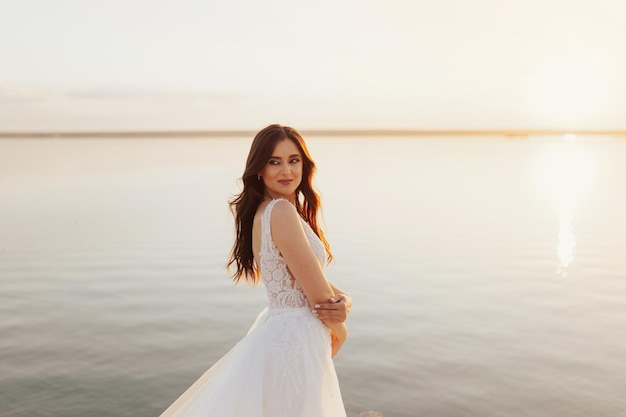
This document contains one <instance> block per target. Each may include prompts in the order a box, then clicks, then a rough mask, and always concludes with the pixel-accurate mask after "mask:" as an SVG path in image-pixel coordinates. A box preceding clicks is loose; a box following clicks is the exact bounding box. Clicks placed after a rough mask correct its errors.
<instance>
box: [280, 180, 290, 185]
mask: <svg viewBox="0 0 626 417" xmlns="http://www.w3.org/2000/svg"><path fill="white" fill-rule="evenodd" d="M292 181H293V180H278V182H279V183H281V184H282V185H289V184H291V182H292Z"/></svg>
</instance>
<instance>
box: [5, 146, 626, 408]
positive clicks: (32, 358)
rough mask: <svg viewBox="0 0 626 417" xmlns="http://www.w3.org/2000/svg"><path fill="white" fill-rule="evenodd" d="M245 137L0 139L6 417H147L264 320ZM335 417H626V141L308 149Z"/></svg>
mask: <svg viewBox="0 0 626 417" xmlns="http://www.w3.org/2000/svg"><path fill="white" fill-rule="evenodd" d="M251 139H252V138H223V139H220V138H183V137H181V138H170V139H159V138H153V139H136V138H135V139H131V138H128V139H124V138H118V139H64V138H55V139H2V140H0V369H1V372H0V416H3V417H44V416H45V417H79V416H80V417H84V416H89V417H107V416H111V417H113V416H115V417H120V416H129V417H130V416H132V417H152V416H158V415H159V414H160V412H162V411H163V410H164V409H165V408H166V407H167V406H168V405H169V404H170V403H171V402H172V401H174V400H175V399H176V398H177V397H178V395H179V394H180V393H181V392H182V391H183V390H185V389H186V388H187V387H188V386H189V385H190V384H191V383H192V382H194V381H195V380H196V378H198V377H199V376H200V375H201V374H202V373H203V372H204V371H205V370H206V369H207V368H208V367H210V365H211V364H212V363H213V362H215V361H216V360H217V359H218V358H219V357H221V356H222V355H223V354H224V353H226V352H227V351H228V350H229V349H230V347H232V346H233V345H234V344H235V343H236V342H237V341H238V340H239V339H240V338H241V337H242V336H244V335H245V333H246V331H247V329H248V328H249V326H250V325H251V324H252V322H253V320H254V319H255V317H256V315H257V314H258V312H259V311H260V310H261V309H262V308H263V307H264V306H265V305H266V300H265V291H264V289H263V288H255V289H251V288H248V287H247V286H246V285H245V284H240V285H239V286H234V285H233V283H232V281H231V280H230V279H229V278H228V276H227V274H226V271H225V266H224V265H225V262H226V258H227V256H228V252H229V250H230V248H231V245H232V241H233V235H234V232H233V221H232V218H231V216H230V213H229V212H228V207H227V203H226V202H227V200H228V199H229V198H230V197H231V196H232V195H233V194H234V193H236V192H238V191H239V184H238V182H237V179H238V178H239V177H240V176H241V174H242V172H243V168H244V163H245V159H246V156H247V152H248V149H249V146H250V143H251ZM307 143H308V145H309V150H310V151H311V154H312V156H313V158H314V159H315V161H316V163H317V166H318V175H317V177H316V185H317V188H318V189H319V190H320V192H321V195H322V201H323V215H324V224H325V230H326V231H327V237H328V239H329V241H330V244H331V248H332V249H333V252H334V255H335V257H336V260H335V262H334V263H333V264H331V265H330V266H329V267H328V269H327V275H328V277H329V279H331V281H333V283H335V285H336V286H338V287H339V288H341V289H343V290H344V291H346V292H348V293H350V294H351V295H352V297H353V299H354V308H353V310H352V312H351V314H350V317H349V319H348V322H347V324H348V327H349V329H350V337H349V339H348V341H347V342H346V344H345V345H344V347H343V349H342V351H341V352H340V354H339V355H338V356H337V357H336V360H335V363H336V367H337V372H338V375H339V380H340V384H341V387H342V393H343V397H344V402H345V405H346V408H347V411H348V416H349V417H357V416H358V415H359V414H360V413H361V412H363V411H366V410H376V411H378V412H380V413H382V414H383V415H384V416H385V417H414V416H429V417H461V416H468V417H474V416H475V417H492V416H493V417H503V416H506V417H512V416H531V417H541V416H546V417H548V416H549V417H575V416H581V417H590V416H594V417H603V416H606V417H615V416H618V415H626V399H625V397H624V396H623V391H624V387H626V349H625V348H624V345H625V344H626V297H625V296H624V295H625V294H626V256H625V254H626V217H625V216H624V213H626V192H624V184H625V183H626V163H625V162H626V140H625V139H624V138H620V137H610V136H606V137H600V136H578V137H574V136H571V135H569V136H536V137H533V136H531V137H526V138H523V137H521V138H520V137H516V138H507V137H409V136H407V137H387V138H385V137H312V138H310V139H308V140H307Z"/></svg>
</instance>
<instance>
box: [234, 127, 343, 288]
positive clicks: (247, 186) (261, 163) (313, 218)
mask: <svg viewBox="0 0 626 417" xmlns="http://www.w3.org/2000/svg"><path fill="white" fill-rule="evenodd" d="M284 139H289V140H291V141H292V142H293V143H294V144H295V145H296V146H297V147H298V150H299V151H300V154H301V155H302V160H303V161H302V162H303V163H302V181H301V182H300V185H299V186H298V188H297V189H296V210H297V211H298V213H300V216H301V217H302V218H303V219H304V220H305V221H306V222H307V223H308V224H309V225H310V226H311V229H313V231H314V232H315V234H316V235H317V236H318V237H319V238H320V240H321V241H322V243H323V244H324V247H325V248H326V253H327V260H328V261H329V262H330V261H331V260H332V259H333V255H332V253H331V251H330V246H329V244H328V241H327V240H326V238H325V237H324V232H323V231H322V229H321V228H320V227H319V225H318V222H317V213H318V210H319V209H320V197H319V194H318V193H317V192H316V191H315V190H314V189H313V186H312V180H313V175H314V174H315V163H314V162H313V159H311V155H310V154H309V151H308V149H307V147H306V144H305V143H304V139H302V136H300V134H299V133H298V132H297V131H296V130H295V129H294V128H291V127H288V126H281V125H278V124H273V125H270V126H267V127H266V128H264V129H263V130H261V131H260V132H259V133H257V134H256V136H255V137H254V140H253V141H252V145H251V147H250V153H249V154H248V159H247V160H246V168H245V170H244V173H243V176H242V177H241V180H242V182H243V190H242V191H241V193H239V194H237V195H235V196H234V198H233V199H232V200H230V201H229V202H228V204H229V207H230V211H231V212H232V214H233V216H234V218H235V234H236V236H235V243H234V244H233V248H232V250H231V252H230V256H229V259H228V263H227V264H226V268H227V270H228V271H229V274H230V275H231V277H232V279H233V280H234V281H235V283H238V282H239V280H240V279H241V278H245V279H246V281H248V283H250V284H252V285H254V284H257V283H258V282H259V280H260V278H261V274H260V271H259V270H258V268H257V265H256V264H255V262H254V253H253V252H252V224H253V222H254V216H255V214H256V211H257V209H258V207H259V204H261V202H262V201H263V194H264V192H265V185H264V183H263V180H262V179H259V178H258V176H257V175H258V173H259V172H261V171H262V170H263V168H264V167H265V166H266V165H267V163H268V161H269V160H270V158H271V156H272V153H273V152H274V148H275V147H276V144H277V143H278V142H280V141H282V140H284ZM233 265H234V266H235V267H236V270H235V271H234V272H232V271H231V267H232V266H233Z"/></svg>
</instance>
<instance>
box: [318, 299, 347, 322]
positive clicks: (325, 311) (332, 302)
mask: <svg viewBox="0 0 626 417" xmlns="http://www.w3.org/2000/svg"><path fill="white" fill-rule="evenodd" d="M351 307H352V298H351V297H350V296H349V295H348V294H337V295H335V296H333V297H331V298H330V299H329V300H328V302H327V303H320V304H316V305H315V309H314V310H313V314H314V315H315V316H316V317H318V318H319V319H320V320H322V321H325V322H328V323H343V322H344V321H346V319H347V318H348V313H349V312H350V308H351Z"/></svg>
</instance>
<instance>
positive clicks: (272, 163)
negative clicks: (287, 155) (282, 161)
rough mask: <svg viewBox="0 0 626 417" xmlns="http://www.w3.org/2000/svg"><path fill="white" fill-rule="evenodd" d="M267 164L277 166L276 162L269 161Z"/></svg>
mask: <svg viewBox="0 0 626 417" xmlns="http://www.w3.org/2000/svg"><path fill="white" fill-rule="evenodd" d="M269 164H270V165H278V161H274V160H271V161H269Z"/></svg>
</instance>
